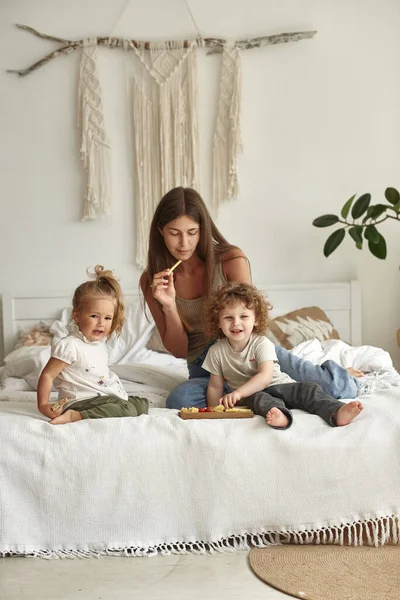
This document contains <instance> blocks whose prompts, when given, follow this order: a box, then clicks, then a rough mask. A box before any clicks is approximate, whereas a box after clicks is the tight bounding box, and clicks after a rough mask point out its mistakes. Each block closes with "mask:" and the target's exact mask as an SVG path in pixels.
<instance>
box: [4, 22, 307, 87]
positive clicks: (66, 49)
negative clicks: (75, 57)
mask: <svg viewBox="0 0 400 600" xmlns="http://www.w3.org/2000/svg"><path fill="white" fill-rule="evenodd" d="M16 27H18V28H19V29H23V30H25V31H28V32H30V33H32V34H33V35H36V36H38V37H40V38H43V39H45V40H50V41H53V42H58V43H60V44H62V46H61V47H59V48H57V49H56V50H53V52H50V53H49V54H46V56H44V57H43V58H41V59H40V60H38V61H37V62H35V63H33V64H32V65H30V66H29V67H27V68H26V69H7V73H15V74H16V75H19V76H20V77H25V75H29V73H32V71H35V70H36V69H39V67H43V66H44V65H45V64H47V63H48V62H50V61H51V60H53V59H54V58H57V57H58V56H61V55H62V54H70V53H71V52H74V51H75V50H77V49H78V48H82V46H83V42H84V40H66V39H64V38H59V37H55V36H52V35H47V34H45V33H41V32H40V31H37V30H36V29H34V28H33V27H29V26H28V25H19V24H17V25H16ZM316 33H317V32H316V31H298V32H295V33H280V34H278V35H266V36H263V37H256V38H252V39H246V40H238V41H236V42H234V43H235V45H236V46H237V47H238V48H240V49H242V50H248V49H250V48H261V47H262V46H268V45H272V44H285V43H287V42H298V41H300V40H306V39H309V38H312V37H314V35H315V34H316ZM96 39H97V44H98V45H99V46H108V47H109V48H123V49H127V50H129V47H133V46H134V47H138V46H139V43H140V42H138V41H136V40H125V39H123V38H117V37H111V38H110V37H98V38H96ZM174 43H175V42H174ZM190 43H191V42H190V41H189V40H184V41H183V45H184V47H186V46H188V45H189V44H190ZM225 43H226V40H223V39H219V38H201V39H199V40H198V45H199V46H205V47H206V48H209V51H208V52H207V54H215V53H218V52H222V49H223V47H224V45H225ZM171 44H172V42H171ZM144 46H145V48H146V47H150V44H149V42H145V45H144Z"/></svg>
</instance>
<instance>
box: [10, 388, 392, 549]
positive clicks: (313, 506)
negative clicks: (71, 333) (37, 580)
mask: <svg viewBox="0 0 400 600" xmlns="http://www.w3.org/2000/svg"><path fill="white" fill-rule="evenodd" d="M363 402H364V405H365V409H364V411H363V412H362V413H361V414H360V415H359V416H358V417H357V418H356V419H355V420H354V422H353V423H352V424H351V425H349V426H348V427H341V428H331V427H329V426H328V425H327V424H326V423H325V422H323V421H322V420H321V419H320V418H319V417H317V416H312V415H308V414H306V413H303V412H301V411H294V423H293V426H292V427H291V428H290V429H289V430H286V431H277V430H273V429H271V428H269V427H268V426H267V425H266V424H265V420H264V419H263V418H262V417H259V416H256V417H254V418H253V419H239V420H218V421H215V420H213V421H183V420H181V419H180V418H179V417H178V416H177V414H176V412H175V411H168V410H165V409H153V410H152V411H151V413H150V415H148V416H146V415H143V416H141V417H139V418H125V419H104V420H92V421H81V422H79V423H74V424H71V425H63V426H52V425H49V424H48V423H47V422H46V419H45V418H44V417H42V416H41V415H39V414H37V412H36V410H35V407H34V404H33V403H32V402H20V403H13V402H12V401H9V402H2V403H0V443H1V449H0V514H1V531H0V553H9V552H11V553H20V554H31V555H32V554H33V555H36V556H46V557H51V556H57V557H58V556H86V555H92V554H96V553H97V554H101V553H107V552H116V553H128V554H135V555H144V554H152V553H156V552H157V551H159V552H163V553H169V552H187V551H197V552H204V551H206V550H209V551H212V550H218V551H226V550H232V549H234V548H246V547H248V544H249V543H255V544H258V545H264V544H268V543H276V542H279V541H282V539H285V536H286V539H288V536H292V539H293V538H294V539H297V541H299V542H301V543H304V542H307V541H318V542H320V543H325V542H329V541H331V542H335V543H343V540H344V536H345V537H347V536H349V539H350V543H354V544H356V543H360V542H361V539H362V533H364V534H365V535H367V536H369V542H370V543H375V544H379V543H384V542H385V541H387V539H388V537H389V536H390V535H391V536H392V537H393V538H394V540H395V541H396V542H398V540H400V530H399V526H398V517H399V513H400V462H399V456H400V388H394V387H392V388H391V389H389V390H387V391H385V392H383V391H382V392H375V393H374V394H373V395H372V394H370V395H366V396H364V397H363ZM356 523H358V524H359V525H355V524H356ZM368 523H369V524H370V527H369V528H367V526H366V525H367V524H368Z"/></svg>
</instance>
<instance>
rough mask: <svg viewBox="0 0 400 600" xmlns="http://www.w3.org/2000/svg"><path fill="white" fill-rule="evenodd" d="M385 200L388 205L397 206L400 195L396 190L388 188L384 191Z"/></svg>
mask: <svg viewBox="0 0 400 600" xmlns="http://www.w3.org/2000/svg"><path fill="white" fill-rule="evenodd" d="M385 198H386V200H387V201H388V202H390V204H397V203H398V202H400V194H399V192H398V191H397V190H396V188H392V187H388V188H386V190H385Z"/></svg>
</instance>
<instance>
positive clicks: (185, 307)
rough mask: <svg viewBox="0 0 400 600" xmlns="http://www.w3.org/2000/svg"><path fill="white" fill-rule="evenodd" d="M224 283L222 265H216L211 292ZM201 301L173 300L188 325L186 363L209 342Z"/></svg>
mask: <svg viewBox="0 0 400 600" xmlns="http://www.w3.org/2000/svg"><path fill="white" fill-rule="evenodd" d="M226 282H227V281H226V279H225V276H224V272H223V270H222V264H221V263H217V264H216V265H215V270H214V280H213V282H212V286H211V289H212V291H213V292H214V291H215V290H217V289H218V288H220V287H221V286H222V285H224V283H226ZM203 300H204V296H201V297H200V298H194V299H193V300H187V299H186V298H179V296H176V299H175V301H176V305H177V307H178V310H179V312H180V314H181V316H182V317H183V319H184V321H185V323H186V324H187V325H188V332H187V335H188V339H189V352H188V357H187V360H188V362H193V361H194V360H195V358H197V357H198V356H200V354H201V353H202V352H203V350H205V348H206V347H207V345H208V342H209V341H210V340H209V339H208V338H207V337H206V335H205V334H204V326H203Z"/></svg>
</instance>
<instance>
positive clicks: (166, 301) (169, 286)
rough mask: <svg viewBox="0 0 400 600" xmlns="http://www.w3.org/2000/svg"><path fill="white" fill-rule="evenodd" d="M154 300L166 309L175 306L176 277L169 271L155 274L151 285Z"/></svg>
mask: <svg viewBox="0 0 400 600" xmlns="http://www.w3.org/2000/svg"><path fill="white" fill-rule="evenodd" d="M150 287H151V292H152V294H153V298H155V299H156V300H158V302H159V303H160V304H161V305H162V306H163V307H165V308H171V307H172V306H173V305H174V304H175V297H176V292H175V286H174V276H173V274H172V273H171V272H170V270H169V269H164V271H160V273H155V274H154V277H153V283H152V284H151V286H150Z"/></svg>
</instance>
